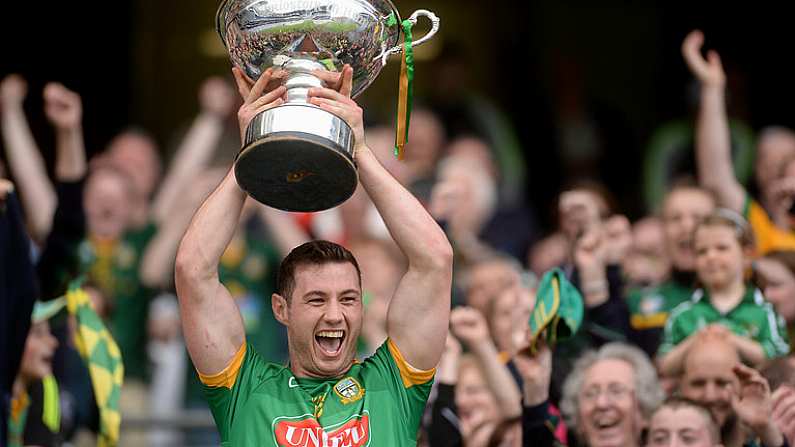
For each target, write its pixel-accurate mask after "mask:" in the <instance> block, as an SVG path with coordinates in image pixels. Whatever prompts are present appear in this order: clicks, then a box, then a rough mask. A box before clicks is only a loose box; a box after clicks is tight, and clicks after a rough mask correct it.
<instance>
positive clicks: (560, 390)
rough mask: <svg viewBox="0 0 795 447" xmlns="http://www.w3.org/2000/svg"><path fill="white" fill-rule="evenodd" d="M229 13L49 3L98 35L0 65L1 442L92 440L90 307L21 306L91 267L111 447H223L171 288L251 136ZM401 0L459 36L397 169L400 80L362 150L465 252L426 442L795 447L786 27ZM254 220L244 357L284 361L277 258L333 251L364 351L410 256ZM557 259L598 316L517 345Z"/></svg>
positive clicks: (660, 13)
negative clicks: (181, 254)
mask: <svg viewBox="0 0 795 447" xmlns="http://www.w3.org/2000/svg"><path fill="white" fill-rule="evenodd" d="M212 3H213V2H209V1H205V2H198V3H197V5H199V6H196V7H195V8H194V7H191V9H190V10H189V11H186V10H184V9H183V8H184V6H185V5H181V6H180V5H177V4H176V3H173V4H172V3H171V2H152V1H140V2H128V3H124V2H122V3H120V4H117V5H113V6H109V7H108V8H109V9H108V11H106V13H108V14H110V16H116V17H124V18H125V20H127V17H128V16H132V17H135V18H136V20H137V21H136V22H135V23H138V25H137V26H133V25H132V24H131V23H126V22H125V23H126V24H121V25H118V28H119V29H118V30H112V29H111V28H113V27H112V26H111V25H110V24H108V23H95V22H93V21H92V22H91V23H90V25H89V24H88V21H86V20H85V19H80V17H78V16H80V15H81V14H83V13H86V14H87V13H89V11H87V9H88V7H87V6H78V7H76V9H74V8H72V9H68V10H67V7H66V6H64V5H57V6H56V5H54V6H53V8H54V9H53V10H51V11H49V12H48V14H51V15H58V14H59V13H61V12H62V13H63V17H65V18H73V19H75V23H79V24H83V23H85V24H86V25H85V28H82V27H78V28H79V29H74V30H71V29H69V28H68V27H66V28H63V29H62V31H63V33H62V34H59V35H56V34H53V35H52V36H51V37H50V39H55V40H57V39H64V41H65V43H61V44H60V45H70V46H72V47H73V48H74V49H75V53H74V54H72V53H70V52H64V53H63V54H60V53H59V52H58V51H52V54H50V55H49V56H47V55H43V54H42V52H41V51H39V52H33V51H32V50H31V48H32V46H35V45H33V44H26V45H27V46H26V45H17V46H15V48H13V49H11V48H10V49H9V52H8V53H7V54H8V56H6V57H4V58H3V59H4V61H3V62H2V65H0V75H2V80H0V131H2V132H1V133H2V143H0V144H1V145H2V153H0V161H1V163H0V250H2V251H3V254H2V257H1V258H0V259H2V261H1V263H0V267H2V272H0V275H2V276H1V277H0V288H2V290H0V300H2V301H0V356H2V358H0V365H3V367H1V368H0V379H2V384H0V385H2V387H3V388H2V390H1V391H2V392H3V394H4V395H3V396H2V398H3V402H2V406H3V413H2V417H3V419H4V420H7V421H9V422H8V424H5V425H7V427H4V429H5V430H6V434H3V437H2V438H6V437H9V438H8V439H10V440H11V441H12V443H11V444H9V445H93V444H94V442H95V439H96V434H95V433H96V432H97V431H100V427H99V426H100V424H101V423H100V420H101V417H100V411H99V409H98V408H97V404H96V400H97V397H96V396H95V391H96V390H95V388H94V387H93V384H92V379H91V375H90V374H89V369H90V367H89V366H86V364H85V362H83V361H82V360H81V357H80V355H79V353H78V350H79V348H78V347H77V346H75V343H74V341H73V340H74V338H73V334H74V332H75V331H76V323H75V321H74V318H64V317H62V316H59V315H55V312H54V311H52V312H48V311H47V309H43V308H42V307H41V306H40V305H38V304H37V306H36V309H33V312H32V314H33V317H32V318H30V317H29V315H31V308H32V306H33V301H32V300H33V299H38V300H40V301H50V300H52V299H54V298H57V297H59V296H62V295H63V294H64V293H65V292H66V290H67V285H68V284H69V282H70V281H72V280H74V279H75V278H77V277H79V276H81V275H82V276H83V277H85V278H86V279H85V282H84V283H83V290H85V291H86V293H87V296H88V298H89V299H90V304H91V306H92V307H93V309H94V311H95V312H96V313H97V314H98V315H99V316H100V317H101V319H102V321H103V322H104V324H105V325H106V327H107V328H108V330H109V331H110V333H111V334H112V335H113V338H114V339H115V341H116V343H117V344H118V347H119V350H120V351H121V356H122V358H123V361H124V367H125V370H124V372H125V373H124V385H123V387H122V388H121V390H120V395H119V396H118V398H119V409H120V414H121V417H122V422H121V436H120V445H130V446H138V445H152V446H172V445H197V446H198V445H215V444H217V443H218V440H219V438H218V435H217V433H216V432H215V428H214V424H213V422H212V419H211V416H210V414H209V410H208V409H207V405H206V403H205V402H204V401H203V399H202V396H201V394H200V384H199V381H198V378H197V375H196V372H195V370H194V369H193V367H192V366H191V364H190V360H189V359H188V357H187V352H186V350H185V347H184V343H183V341H182V339H181V333H180V320H179V309H178V306H177V301H176V297H175V296H174V284H173V270H174V269H173V264H174V257H175V254H176V249H177V246H178V243H179V241H180V238H181V237H182V234H183V232H184V231H185V229H186V227H187V225H188V223H189V220H190V218H191V216H192V215H193V213H194V211H195V210H196V209H197V207H198V206H199V205H200V204H201V202H202V200H203V199H204V198H205V197H206V196H207V194H209V192H210V191H212V189H213V188H214V187H215V186H216V185H217V184H218V183H219V182H220V180H221V178H222V177H223V175H224V174H225V173H226V171H227V169H228V168H229V166H230V164H231V161H232V160H233V158H234V156H235V154H236V153H237V151H238V150H239V147H240V141H239V137H238V128H237V120H236V111H237V108H238V107H239V106H240V104H241V101H240V98H238V96H237V93H236V91H235V90H234V89H233V87H232V85H233V84H232V82H231V76H228V75H227V74H225V73H229V71H228V70H229V64H228V59H225V57H224V56H225V53H224V49H223V48H222V47H220V48H219V46H220V43H219V42H218V39H217V36H216V35H215V34H214V30H212V29H211V28H210V25H209V24H210V23H211V19H212V17H213V13H214V4H212ZM406 3H407V4H406V5H404V4H400V5H398V6H399V7H400V10H401V11H402V12H404V13H405V12H408V11H409V10H410V9H411V8H412V7H413V6H416V7H427V8H428V9H432V10H434V11H435V12H436V13H438V14H439V16H440V17H441V18H442V21H443V22H442V29H443V31H442V38H441V39H436V40H435V41H433V42H436V43H433V44H431V43H429V44H428V45H429V47H428V48H425V47H422V48H421V49H418V65H417V98H416V101H415V109H414V112H413V114H412V118H411V127H410V133H409V138H408V144H407V145H406V151H405V154H406V155H405V160H402V161H398V160H396V159H395V158H394V157H393V155H392V151H393V145H394V136H395V135H394V129H393V121H392V120H393V117H392V115H393V113H394V104H395V103H394V100H393V98H395V97H396V88H395V87H396V86H395V85H394V84H396V82H393V81H396V79H397V75H396V68H395V67H394V65H397V64H392V65H393V66H391V67H390V68H389V69H387V70H385V72H384V73H383V74H382V75H381V77H380V78H379V80H378V81H377V82H376V84H374V85H373V86H372V88H371V89H370V90H368V92H367V93H365V94H364V95H363V96H362V97H361V98H360V99H359V102H360V104H361V105H362V106H363V107H364V109H365V118H366V120H367V124H368V125H367V135H366V139H367V142H368V145H369V146H370V147H371V148H372V149H373V150H374V152H375V153H376V154H377V155H378V156H379V159H380V160H381V162H382V163H383V164H384V165H385V166H386V167H387V169H388V170H389V171H390V172H391V173H392V174H393V175H394V176H395V177H396V178H397V179H398V180H399V181H400V182H401V183H402V184H404V185H405V186H406V187H407V188H409V190H410V191H411V192H412V193H414V194H415V195H416V196H417V197H418V198H419V199H420V200H421V202H422V203H423V204H424V205H425V206H426V207H427V209H428V210H429V211H430V212H431V214H432V215H433V216H434V217H435V218H436V219H437V221H438V222H439V223H440V225H442V227H443V228H444V230H445V232H446V233H447V235H448V237H449V239H450V241H451V243H452V245H453V247H454V250H455V255H456V258H455V275H454V284H453V303H454V306H455V309H454V311H453V314H452V317H451V325H450V335H449V337H448V342H447V348H446V351H445V354H444V356H443V358H442V361H441V362H440V364H439V366H438V369H437V376H436V384H435V389H434V392H433V393H432V397H431V401H430V402H429V405H428V410H427V413H426V417H425V420H424V424H423V429H422V432H421V433H420V443H421V445H429V446H456V445H465V446H472V447H477V446H490V445H495V446H497V445H505V446H514V445H522V438H523V436H524V440H525V444H524V445H569V446H576V445H580V446H582V445H590V446H603V445H604V446H639V445H654V446H662V445H674V444H673V442H674V438H677V437H685V438H686V437H687V436H691V435H692V436H691V438H693V439H696V438H698V436H701V437H700V438H698V439H701V440H702V441H703V442H704V443H702V444H697V445H718V444H723V445H725V446H732V447H733V446H742V445H765V446H769V447H778V446H781V445H787V444H786V443H787V442H789V445H792V444H793V443H795V357H793V356H792V349H791V347H792V346H795V132H794V131H793V130H792V129H791V128H789V127H787V126H785V125H782V124H781V123H783V124H790V125H792V124H795V123H793V122H792V116H791V111H790V110H789V107H787V105H788V104H791V103H792V101H791V100H790V99H792V98H790V96H791V95H793V91H791V90H790V89H787V88H786V87H787V85H788V84H789V82H788V81H787V80H785V77H784V76H785V74H786V73H785V74H781V73H778V74H777V72H778V71H781V70H779V66H778V62H779V61H778V58H780V57H782V56H781V55H780V54H776V51H774V49H775V48H777V47H775V45H773V46H772V47H773V48H774V49H771V45H766V44H767V42H764V41H763V39H764V38H765V37H771V36H774V37H779V36H777V35H775V33H776V31H775V29H776V28H777V27H776V26H775V25H776V23H777V22H776V20H777V19H776V18H775V17H768V16H765V17H766V20H768V19H769V23H768V25H769V26H768V25H761V24H758V23H757V24H756V25H754V26H755V28H754V29H755V30H757V31H759V32H758V33H757V35H756V36H755V37H753V38H751V37H748V36H745V35H743V34H742V33H741V32H739V31H737V29H738V28H740V27H735V26H730V25H729V24H728V23H729V22H730V21H729V22H726V23H724V22H720V23H719V22H717V21H716V20H714V19H710V20H708V18H709V16H708V14H707V12H708V11H707V8H706V7H704V8H701V9H699V8H696V10H694V11H691V12H692V14H693V15H694V16H695V17H692V18H691V17H690V16H687V17H686V18H685V17H680V16H679V15H678V14H675V13H674V12H672V11H671V10H667V9H662V8H659V7H655V6H639V5H624V4H621V5H618V4H608V5H605V6H604V7H596V6H593V5H588V6H585V5H580V6H578V5H573V4H570V3H558V2H540V3H538V4H534V5H513V4H511V3H512V2H504V4H492V5H489V6H488V9H489V12H488V13H486V12H485V11H486V9H484V8H486V6H484V5H480V4H478V5H469V4H468V3H467V5H462V4H461V3H460V2H444V1H436V2H431V1H429V2H427V3H428V4H424V3H423V4H419V3H417V2H406ZM415 3H417V4H416V5H415ZM464 6H466V8H464ZM15 7H16V6H15ZM470 7H471V9H470ZM91 8H94V6H92V7H91ZM462 8H463V9H465V10H466V13H464V12H462ZM478 11H480V12H482V13H483V15H482V16H481V19H480V20H482V21H481V22H479V23H474V22H472V17H471V16H477V15H478V14H476V13H478ZM769 12H770V11H768V13H769ZM727 13H728V14H729V15H730V16H731V17H733V18H735V19H738V20H739V17H740V16H741V15H742V14H743V13H745V11H739V10H737V11H735V10H731V9H728V10H727ZM757 13H758V11H757V10H754V11H752V12H751V15H750V16H748V17H746V18H745V20H748V21H753V20H755V16H753V14H757ZM181 14H182V15H184V17H185V20H184V21H175V19H173V18H174V17H181V16H180V15H181ZM771 15H775V14H771ZM674 16H675V17H676V18H675V19H673V18H672V17H674ZM169 17H170V18H169ZM705 17H707V18H705ZM448 18H449V19H448ZM44 20H53V19H44ZM523 20H524V21H523ZM705 24H706V25H707V26H704V25H705ZM610 25H613V26H610ZM696 26H704V29H705V31H706V42H705V35H704V34H702V33H701V32H698V31H695V32H690V31H691V30H692V29H693V28H695V27H696ZM89 27H91V29H89ZM172 27H176V28H175V29H172ZM575 28H576V29H577V31H576V32H572V33H567V32H566V31H567V30H573V29H575ZM768 28H769V29H768ZM10 29H11V30H18V32H17V34H18V35H17V38H24V37H25V36H24V35H23V34H22V33H23V31H22V30H23V29H24V28H23V27H22V25H18V24H11V25H10ZM473 30H478V31H479V32H474V31H473ZM417 32H418V33H420V34H421V33H422V31H421V30H418V31H417ZM103 33H107V34H105V35H106V36H110V37H108V38H106V40H103V37H102V36H103ZM766 33H767V34H766ZM131 36H132V37H131ZM116 38H118V40H116ZM108 39H109V40H108ZM437 41H438V42H437ZM550 42H552V43H550ZM749 42H750V43H749ZM775 42H778V43H779V44H780V39H779V40H775ZM755 44H758V45H755ZM36 47H37V48H41V47H38V46H36ZM52 48H60V46H59V44H53V47H52ZM183 48H184V49H185V51H181V49H183ZM495 49H498V51H495ZM655 50H659V53H655ZM534 51H535V52H536V53H537V55H536V56H534V57H530V56H528V55H529V54H530V53H532V52H534ZM45 56H46V58H47V59H46V60H45V59H43V57H45ZM190 58H193V59H195V60H189V59H190ZM197 60H198V61H199V62H197ZM53 61H55V62H53ZM130 61H134V62H130ZM117 62H118V64H119V68H117V67H116V66H115V65H114V64H116V63H117ZM48 64H50V65H54V68H52V69H50V68H51V67H49V66H48ZM197 67H199V68H197ZM786 67H789V66H788V65H785V66H784V69H783V70H784V71H785V72H786V69H787V68H786ZM790 68H791V67H790ZM53 73H55V74H57V75H60V77H56V76H54V75H53ZM760 73H765V74H764V75H763V74H760ZM203 74H206V75H210V74H215V75H214V76H208V77H206V78H205V79H202V75H203ZM790 77H791V73H790ZM187 92H190V93H187ZM542 93H543V94H542ZM189 95H190V96H189ZM756 95H758V96H756ZM384 98H388V99H387V100H384ZM759 98H762V99H759ZM249 202H250V203H248V205H247V208H246V211H245V213H244V218H243V219H242V220H241V224H240V228H239V231H238V233H237V235H236V236H235V238H234V240H233V241H232V243H231V244H230V246H229V247H228V248H227V250H226V252H225V254H224V256H223V258H222V261H221V265H220V268H219V273H220V277H221V280H222V282H224V284H225V285H226V286H227V288H229V290H230V292H232V294H233V295H234V297H235V298H236V300H237V302H238V305H239V308H240V311H241V313H242V315H243V319H244V323H245V327H246V332H247V338H248V340H249V341H250V342H252V343H253V344H254V346H255V347H256V348H257V349H258V351H259V352H260V353H261V354H262V355H263V356H264V357H265V358H269V359H271V360H272V361H274V362H284V361H285V360H286V355H287V350H286V349H287V344H286V339H285V337H286V334H285V331H284V329H283V328H282V327H280V326H279V324H278V323H277V322H276V321H275V320H274V319H273V315H272V311H271V306H270V296H271V293H272V292H273V287H274V280H275V278H274V275H275V272H276V268H277V266H278V263H279V262H280V260H281V259H282V258H283V257H284V256H285V255H286V254H287V253H288V252H289V250H290V249H291V248H292V247H295V246H296V245H298V244H300V243H302V242H304V241H306V240H308V239H312V238H318V239H328V240H331V241H334V242H338V243H340V244H343V245H345V246H346V247H348V248H349V249H350V250H351V251H352V252H353V253H354V255H355V256H356V257H357V259H358V260H359V264H360V266H361V269H362V276H363V278H362V279H363V289H364V291H365V304H366V313H365V323H364V329H363V333H362V339H361V340H360V353H361V355H362V357H365V356H367V355H369V354H370V353H372V352H373V351H374V350H375V348H377V347H378V346H379V345H380V344H381V343H382V342H383V341H384V339H385V337H386V331H385V312H386V308H387V305H388V300H389V299H390V297H391V296H392V293H393V291H394V289H395V287H396V284H397V281H398V279H399V278H400V277H401V275H402V272H403V270H404V268H405V265H404V259H403V256H402V254H401V253H400V251H399V250H398V249H397V247H396V246H395V245H394V243H393V242H391V239H390V237H389V234H388V232H387V230H386V228H385V226H384V224H383V222H381V220H380V217H379V216H378V214H377V212H376V211H375V209H374V207H373V205H372V203H371V201H370V200H369V198H368V197H367V195H366V193H364V191H362V190H361V189H360V190H358V191H357V192H356V193H355V194H354V196H353V197H352V198H351V199H349V200H348V201H347V202H345V203H344V204H343V205H341V206H339V207H337V208H335V209H332V210H328V211H324V212H321V213H314V214H298V213H283V212H280V211H277V210H273V209H269V208H267V207H265V206H263V205H260V204H258V203H256V202H254V201H252V200H250V201H249ZM556 267H558V268H560V269H561V271H562V273H563V274H564V275H565V276H566V277H567V278H568V280H569V281H571V282H572V283H573V284H574V286H575V287H576V289H577V290H578V291H579V293H580V295H581V296H582V300H583V303H584V308H585V311H584V317H583V319H582V322H581V325H580V327H579V330H578V331H577V332H576V333H575V334H574V335H573V336H572V337H570V338H568V339H566V340H562V341H559V342H558V343H556V344H554V345H551V346H548V345H547V344H545V343H541V344H540V345H538V346H535V347H534V349H529V348H528V346H527V343H528V337H529V336H532V335H533V334H528V320H529V319H530V315H531V311H532V310H533V308H534V307H535V306H538V305H539V304H538V303H537V302H536V301H537V296H536V295H537V294H536V292H537V288H538V285H539V281H540V280H541V278H542V277H543V275H544V273H545V272H547V271H549V270H550V269H553V268H556ZM23 297H28V301H26V303H27V304H24V305H23V304H21V303H22V301H23ZM545 299H547V298H546V297H542V296H540V295H539V296H538V300H545ZM541 305H543V303H541ZM61 315H62V314H61ZM28 320H30V321H28ZM28 327H29V328H28ZM536 335H537V334H536ZM16 364H19V366H18V367H17V366H15V365H16ZM5 365H8V367H6V366H5ZM52 380H54V381H55V382H57V384H58V385H57V387H58V388H57V390H56V396H55V397H52V395H51V394H52V388H51V387H52V385H48V384H49V383H51V381H52ZM48 390H50V391H48ZM48 393H49V395H50V397H46V396H48ZM52 399H55V400H56V401H57V407H58V408H59V410H58V413H59V418H58V421H57V424H56V423H54V422H53V421H52V419H53V418H52V417H47V415H48V411H50V413H51V410H48V409H47V408H49V407H48V405H50V406H51V405H52V404H51V403H50V404H47V402H49V401H50V400H52ZM22 409H25V410H26V412H25V414H27V421H25V420H24V419H23V422H22V428H21V429H20V427H18V426H15V424H17V425H18V423H19V421H20V420H19V418H18V417H19V415H20V414H22V413H21V411H22ZM15 418H16V419H15ZM34 422H35V423H34ZM677 424H678V425H677ZM672 427H673V428H672ZM20 430H21V432H20ZM688 430H690V431H689V432H688ZM683 432H684V433H685V434H684V435H683V434H682V433H683ZM14 433H17V434H19V433H23V434H22V435H20V436H23V440H24V443H22V444H13V442H18V441H19V439H17V440H16V441H15V440H14V439H13V438H11V437H10V436H11V435H13V434H14ZM529 439H531V440H532V441H531V442H530V443H528V442H529V441H528V440H529ZM4 441H5V439H0V445H3V442H4ZM677 445H678V444H677ZM687 445H696V444H687Z"/></svg>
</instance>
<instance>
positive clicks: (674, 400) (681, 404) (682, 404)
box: [649, 395, 721, 443]
mask: <svg viewBox="0 0 795 447" xmlns="http://www.w3.org/2000/svg"><path fill="white" fill-rule="evenodd" d="M664 408H670V409H671V410H679V409H682V408H690V409H692V410H694V411H695V412H696V413H698V414H700V415H701V417H703V418H704V422H705V423H706V424H707V431H708V432H709V437H710V441H712V443H718V442H720V440H721V437H720V426H719V425H718V422H717V421H716V420H715V418H714V417H713V416H712V413H711V412H710V411H709V409H707V407H705V406H704V405H702V404H700V403H698V402H696V401H694V400H692V399H688V398H686V397H684V396H680V395H673V396H671V397H669V398H667V399H665V401H664V402H663V403H662V405H660V406H659V407H657V409H656V410H654V413H652V417H653V416H654V414H656V413H657V412H659V411H660V410H662V409H664ZM649 422H651V421H649ZM649 428H651V427H649Z"/></svg>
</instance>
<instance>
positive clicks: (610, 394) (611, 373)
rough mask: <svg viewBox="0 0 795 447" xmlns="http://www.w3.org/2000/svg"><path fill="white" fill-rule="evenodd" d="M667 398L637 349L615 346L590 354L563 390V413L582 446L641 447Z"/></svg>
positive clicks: (615, 344) (580, 359)
mask: <svg viewBox="0 0 795 447" xmlns="http://www.w3.org/2000/svg"><path fill="white" fill-rule="evenodd" d="M662 399H663V392H662V389H661V388H660V384H659V382H658V380H657V374H656V372H655V370H654V366H653V365H652V364H651V362H650V361H649V360H648V358H647V357H646V355H645V354H644V353H643V352H642V351H640V350H639V349H637V348H634V347H631V346H628V345H625V344H620V343H610V344H607V345H604V346H603V347H602V348H601V349H599V350H598V351H595V352H593V351H591V352H587V353H585V354H584V355H583V356H582V357H580V358H579V359H578V360H577V362H576V363H575V365H574V370H573V371H572V373H571V374H570V375H569V377H568V378H567V379H566V382H565V383H564V385H563V398H562V400H561V405H560V406H561V411H562V412H563V416H564V418H565V419H566V423H567V424H568V425H569V427H571V428H573V429H574V432H575V434H576V435H577V437H578V440H579V441H580V444H583V445H587V446H589V447H619V446H620V447H639V446H640V445H641V443H642V441H641V433H642V431H643V429H644V428H645V427H646V424H647V423H648V420H649V417H650V416H651V414H652V412H653V411H654V410H655V409H656V408H657V407H658V406H659V405H660V402H662Z"/></svg>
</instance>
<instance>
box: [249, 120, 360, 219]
mask: <svg viewBox="0 0 795 447" xmlns="http://www.w3.org/2000/svg"><path fill="white" fill-rule="evenodd" d="M286 128H289V129H290V130H285V129H286ZM352 150H353V135H352V130H351V128H350V127H349V126H348V125H347V123H345V121H343V120H342V119H341V118H339V117H337V116H336V115H334V114H332V113H329V112H326V111H325V110H321V109H319V108H317V107H313V106H304V105H291V104H287V105H283V106H279V107H274V108H273V109H269V110H266V111H264V112H262V113H261V114H259V115H257V116H256V117H255V118H254V119H253V120H252V122H251V124H250V125H249V128H248V129H247V132H246V145H245V146H244V147H243V149H242V150H241V151H240V154H238V158H237V161H236V162H235V176H236V178H237V183H238V185H240V187H241V188H242V189H243V190H244V191H245V192H246V193H247V194H248V195H249V196H251V197H253V198H254V199H255V200H257V201H258V202H260V203H264V204H265V205H268V206H270V207H273V208H278V209H281V210H285V211H303V212H311V211H322V210H325V209H328V208H333V207H335V206H337V205H339V204H341V203H342V202H344V201H345V200H347V199H348V198H349V197H350V196H351V195H352V194H353V192H354V191H355V190H356V185H357V183H358V180H359V176H358V173H357V172H356V166H355V164H354V162H353V155H352Z"/></svg>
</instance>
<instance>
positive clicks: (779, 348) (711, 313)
mask: <svg viewBox="0 0 795 447" xmlns="http://www.w3.org/2000/svg"><path fill="white" fill-rule="evenodd" d="M712 323H719V324H722V325H724V326H726V327H727V328H729V330H731V331H732V332H734V333H735V334H737V335H741V336H743V337H747V338H750V339H751V340H754V341H755V342H757V343H759V344H760V345H761V346H762V349H763V350H764V352H765V357H767V358H772V357H778V356H782V355H786V354H787V353H789V343H788V342H787V340H786V337H787V332H786V329H785V323H784V319H783V318H781V316H780V315H778V314H776V312H775V311H774V310H773V305H772V304H770V303H769V302H767V301H765V298H764V296H762V292H760V291H759V289H756V288H754V287H750V286H749V287H747V288H746V291H745V295H743V298H742V300H741V301H740V303H739V304H738V305H737V306H735V307H734V309H732V310H730V311H728V312H726V313H725V314H724V313H721V312H719V311H718V310H717V309H715V307H713V306H712V303H711V302H710V299H709V295H708V294H707V293H706V291H704V290H702V289H699V290H696V292H695V293H693V296H692V298H691V299H690V300H689V301H687V302H684V303H682V304H680V305H679V306H677V307H676V308H675V309H674V310H673V312H671V315H670V317H669V318H668V322H667V323H666V324H665V331H664V333H663V342H662V345H660V350H659V353H660V354H666V353H668V352H669V351H671V350H672V349H673V348H674V346H676V345H677V344H679V343H681V342H682V341H683V340H684V339H685V338H687V337H688V336H689V335H691V334H694V333H696V332H698V331H699V330H700V329H702V328H704V327H706V326H708V325H710V324H712Z"/></svg>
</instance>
